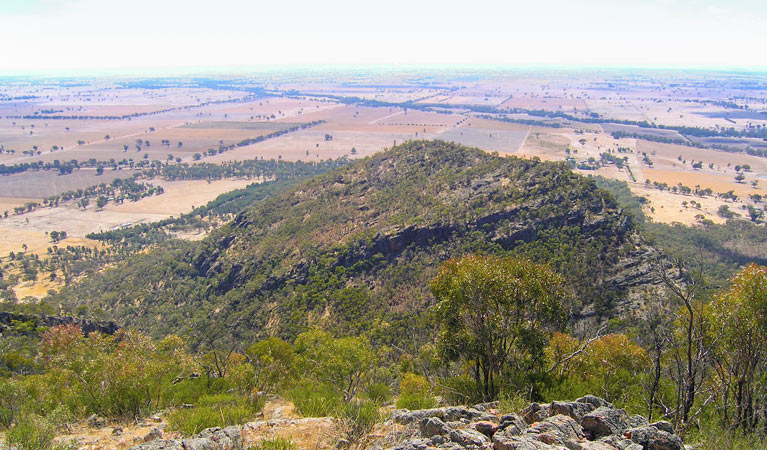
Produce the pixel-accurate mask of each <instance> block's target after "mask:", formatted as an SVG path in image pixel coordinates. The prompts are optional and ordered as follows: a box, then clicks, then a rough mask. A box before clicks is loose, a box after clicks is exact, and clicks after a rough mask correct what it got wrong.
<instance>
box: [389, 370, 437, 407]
mask: <svg viewBox="0 0 767 450" xmlns="http://www.w3.org/2000/svg"><path fill="white" fill-rule="evenodd" d="M399 392H400V394H399V398H398V399H397V408H405V409H425V408H433V407H434V406H436V405H437V400H436V399H435V398H434V397H432V396H431V385H430V384H429V381H428V380H427V379H426V378H424V377H422V376H420V375H416V374H414V373H406V374H405V376H403V377H402V380H401V381H400V384H399Z"/></svg>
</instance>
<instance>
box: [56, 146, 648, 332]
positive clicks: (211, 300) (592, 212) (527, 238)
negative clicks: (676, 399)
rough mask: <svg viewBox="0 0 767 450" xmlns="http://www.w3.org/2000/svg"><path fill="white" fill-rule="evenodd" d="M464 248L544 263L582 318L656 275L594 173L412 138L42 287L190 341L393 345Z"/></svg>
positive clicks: (633, 300)
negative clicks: (171, 239) (323, 336)
mask: <svg viewBox="0 0 767 450" xmlns="http://www.w3.org/2000/svg"><path fill="white" fill-rule="evenodd" d="M469 252H486V253H493V254H498V253H509V252H510V253H514V254H521V255H526V256H528V257H530V258H531V259H533V260H536V261H543V262H547V263H549V264H551V265H552V266H553V267H554V268H555V269H556V270H558V271H560V272H561V273H562V274H564V275H565V276H566V278H567V279H568V280H569V282H570V287H571V290H572V294H573V296H572V298H573V301H572V304H571V305H570V307H571V309H572V311H573V313H574V314H575V316H576V322H577V323H578V324H580V325H581V326H582V325H583V324H584V323H590V322H594V321H599V320H601V319H604V318H608V317H613V316H616V315H623V314H626V313H627V312H629V311H630V310H631V309H635V308H636V307H637V304H638V303H637V302H638V301H639V300H638V299H639V298H640V297H639V296H641V294H642V293H643V292H646V291H647V287H648V286H649V287H650V288H652V287H653V286H654V285H655V284H656V282H657V280H655V278H654V277H653V276H652V273H651V271H650V262H651V261H652V260H653V259H654V258H656V257H657V256H658V254H657V252H656V251H655V250H654V249H652V248H651V247H648V246H647V245H645V244H644V243H643V241H642V239H641V237H640V236H639V234H638V233H637V232H636V230H635V227H634V225H633V223H632V220H631V217H630V216H628V215H626V214H624V213H623V212H622V210H621V209H620V208H619V207H618V206H617V204H616V203H615V201H614V200H613V199H612V197H611V196H610V195H609V194H607V193H606V192H605V191H602V190H600V189H598V188H597V186H596V185H595V183H594V182H593V181H591V180H588V179H586V178H584V177H581V176H579V175H576V174H573V173H572V172H571V171H570V170H568V169H567V168H566V166H565V165H563V164H556V163H548V162H540V161H537V160H525V159H519V158H514V157H499V156H497V155H493V154H488V153H485V152H483V151H481V150H478V149H470V148H466V147H463V146H460V145H457V144H452V143H445V142H426V141H414V142H408V143H405V144H403V145H400V146H398V147H395V148H392V149H390V150H387V151H385V152H381V153H379V154H376V155H374V156H371V157H368V158H365V159H363V160H360V161H358V162H355V163H353V164H350V165H348V166H346V167H343V168H340V169H337V170H335V171H333V172H330V173H328V174H324V175H320V176H317V177H315V178H312V179H311V180H309V181H307V182H305V183H304V184H302V185H300V186H299V187H297V188H295V189H293V190H291V191H289V192H286V193H284V194H281V195H279V196H276V197H273V198H270V199H267V200H265V201H263V202H260V203H258V204H256V205H253V206H251V207H249V208H247V209H246V210H244V211H243V212H241V213H240V214H238V215H237V217H236V218H235V219H234V220H233V221H232V222H231V223H230V224H228V225H226V226H224V227H222V228H220V229H219V230H217V231H216V232H214V233H213V234H212V235H211V236H209V237H208V238H207V239H205V240H204V241H202V242H200V243H197V244H175V245H169V246H167V247H165V248H162V249H158V250H155V251H152V252H149V253H147V254H142V255H136V256H135V257H132V258H130V259H129V260H128V261H126V262H124V263H122V264H120V265H119V266H117V267H115V268H113V269H110V270H107V271H104V272H103V273H101V274H98V275H96V276H92V277H90V278H88V279H86V280H84V281H83V282H81V283H78V284H77V285H74V286H72V287H69V288H67V289H64V290H62V292H61V293H60V294H57V295H56V297H54V298H53V300H56V301H59V302H63V303H66V304H68V305H70V306H74V305H78V304H85V305H87V306H89V307H90V308H91V311H98V312H99V313H100V314H106V315H107V316H108V317H110V318H114V319H117V320H118V321H119V322H120V323H121V324H123V325H125V326H134V327H138V328H140V329H143V330H145V331H149V332H152V333H154V334H157V335H161V334H164V333H168V332H176V333H181V334H185V335H188V336H190V337H192V339H193V341H194V342H196V343H198V344H206V343H212V342H220V341H222V340H234V341H240V342H241V341H247V340H250V339H253V338H255V337H263V336H266V335H279V336H282V337H284V338H288V339H290V338H292V337H293V336H295V335H296V334H297V333H300V332H301V331H303V330H305V329H306V328H307V327H308V326H310V325H319V326H323V327H326V328H329V329H331V330H333V331H335V332H337V333H341V334H355V333H361V332H366V331H370V332H372V333H373V335H374V336H376V337H378V339H380V340H384V341H392V342H395V341H397V340H400V339H404V338H405V337H406V336H409V335H410V334H412V333H414V331H413V329H414V325H415V324H416V323H419V322H420V323H421V325H423V321H428V315H427V314H424V312H425V311H426V310H427V307H428V306H429V305H431V304H432V303H433V301H434V299H433V298H432V296H431V294H430V293H429V290H428V281H429V280H430V279H431V278H432V277H433V275H434V274H435V273H436V269H437V267H438V266H439V264H440V263H441V262H442V261H444V260H446V259H448V258H451V257H456V256H460V255H463V254H466V253H469ZM104 311H106V312H107V313H104Z"/></svg>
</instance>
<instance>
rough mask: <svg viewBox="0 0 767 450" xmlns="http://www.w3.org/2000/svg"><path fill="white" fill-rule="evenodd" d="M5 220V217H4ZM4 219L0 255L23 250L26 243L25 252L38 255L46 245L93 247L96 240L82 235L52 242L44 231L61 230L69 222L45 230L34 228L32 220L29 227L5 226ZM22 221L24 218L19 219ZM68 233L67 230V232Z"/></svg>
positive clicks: (67, 225)
mask: <svg viewBox="0 0 767 450" xmlns="http://www.w3.org/2000/svg"><path fill="white" fill-rule="evenodd" d="M5 220H7V219H5ZM5 220H3V221H0V255H1V256H7V255H8V253H10V252H20V251H24V248H23V245H24V244H26V245H27V250H26V251H27V253H36V254H38V255H41V256H42V255H44V254H45V253H46V252H47V250H48V247H52V246H53V245H58V246H60V247H66V246H67V245H71V246H73V247H78V246H87V247H95V246H96V245H97V243H96V242H94V241H91V240H90V239H85V238H83V237H73V236H69V237H67V238H66V239H64V240H62V241H59V243H58V244H53V243H52V242H51V238H50V237H48V236H46V234H45V231H54V230H56V231H61V230H62V229H64V230H66V229H67V228H70V226H69V224H67V223H60V224H57V226H54V227H52V228H46V229H45V230H42V229H39V230H38V229H35V227H33V226H32V225H31V223H32V221H31V220H30V224H28V225H30V226H29V227H23V226H22V227H18V226H16V227H14V226H7V225H6V224H5ZM21 220H22V221H23V220H24V219H21ZM67 233H68V232H67Z"/></svg>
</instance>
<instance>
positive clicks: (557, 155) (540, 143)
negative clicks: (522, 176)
mask: <svg viewBox="0 0 767 450" xmlns="http://www.w3.org/2000/svg"><path fill="white" fill-rule="evenodd" d="M569 145H570V139H568V138H567V137H566V136H563V135H561V134H553V133H550V132H544V131H537V130H531V132H530V134H528V136H527V139H526V140H525V142H524V144H522V147H521V148H520V149H519V151H518V152H517V153H518V154H519V155H520V156H527V157H533V156H537V157H539V158H541V159H542V160H544V161H561V160H563V159H564V157H565V149H566V148H567V147H568V146H569Z"/></svg>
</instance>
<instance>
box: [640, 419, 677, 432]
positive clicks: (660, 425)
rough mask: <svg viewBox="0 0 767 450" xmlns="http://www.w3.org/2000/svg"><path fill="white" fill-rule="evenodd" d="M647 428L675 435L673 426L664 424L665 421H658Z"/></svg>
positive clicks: (667, 423)
mask: <svg viewBox="0 0 767 450" xmlns="http://www.w3.org/2000/svg"><path fill="white" fill-rule="evenodd" d="M645 425H647V424H645ZM649 426H651V427H655V428H657V429H659V430H661V431H665V432H666V433H671V434H676V431H674V426H673V425H671V423H669V422H666V421H665V420H659V421H658V422H653V423H651V424H649ZM631 428H639V427H631Z"/></svg>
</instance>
